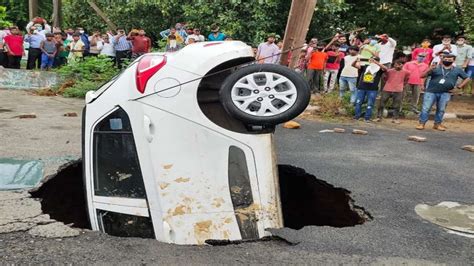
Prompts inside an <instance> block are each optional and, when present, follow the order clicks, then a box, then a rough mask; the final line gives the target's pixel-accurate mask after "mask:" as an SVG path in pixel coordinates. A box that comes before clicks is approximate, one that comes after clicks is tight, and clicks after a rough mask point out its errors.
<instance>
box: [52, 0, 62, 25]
mask: <svg viewBox="0 0 474 266" xmlns="http://www.w3.org/2000/svg"><path fill="white" fill-rule="evenodd" d="M61 9H62V1H61V0H53V27H61V24H62V20H63V18H62V12H61Z"/></svg>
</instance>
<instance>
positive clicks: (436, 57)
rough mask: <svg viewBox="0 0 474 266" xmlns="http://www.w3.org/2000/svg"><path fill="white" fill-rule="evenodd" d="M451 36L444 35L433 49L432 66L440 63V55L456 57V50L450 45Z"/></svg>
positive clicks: (454, 46)
mask: <svg viewBox="0 0 474 266" xmlns="http://www.w3.org/2000/svg"><path fill="white" fill-rule="evenodd" d="M451 41H452V39H451V36H450V35H444V36H443V39H442V40H441V43H440V44H437V45H435V46H434V47H433V61H432V62H431V63H432V64H438V63H439V62H440V61H441V57H440V56H441V55H443V54H451V55H454V56H457V55H458V49H457V47H456V45H452V44H451Z"/></svg>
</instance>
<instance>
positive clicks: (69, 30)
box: [65, 28, 74, 42]
mask: <svg viewBox="0 0 474 266" xmlns="http://www.w3.org/2000/svg"><path fill="white" fill-rule="evenodd" d="M65 33H66V34H67V37H66V39H67V40H68V41H70V42H71V41H72V35H73V34H74V29H73V28H68V29H67V30H66V31H65Z"/></svg>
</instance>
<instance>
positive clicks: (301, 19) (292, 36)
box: [280, 0, 317, 68]
mask: <svg viewBox="0 0 474 266" xmlns="http://www.w3.org/2000/svg"><path fill="white" fill-rule="evenodd" d="M316 3H317V0H293V2H292V3H291V9H290V14H289V16H288V22H287V24H286V30H285V38H284V40H283V48H282V51H286V50H289V49H295V48H298V47H301V46H303V44H304V42H305V38H306V34H308V30H309V25H310V23H311V19H312V18H313V14H314V9H315V7H316ZM300 51H301V48H299V49H295V50H292V51H291V55H292V56H291V61H290V64H289V67H290V68H293V67H294V66H295V64H296V62H297V61H298V57H299V53H300ZM287 62H288V53H283V54H282V55H281V60H280V64H282V65H287Z"/></svg>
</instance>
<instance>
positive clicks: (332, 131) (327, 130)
mask: <svg viewBox="0 0 474 266" xmlns="http://www.w3.org/2000/svg"><path fill="white" fill-rule="evenodd" d="M319 133H334V130H333V129H323V130H321V131H319Z"/></svg>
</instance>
